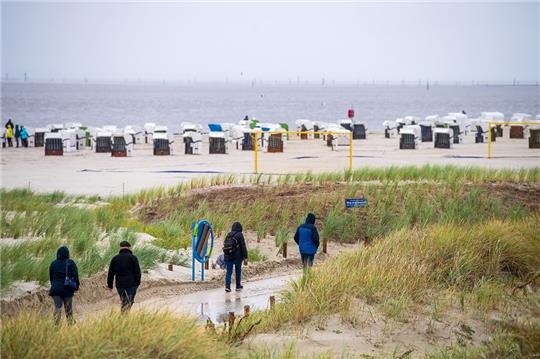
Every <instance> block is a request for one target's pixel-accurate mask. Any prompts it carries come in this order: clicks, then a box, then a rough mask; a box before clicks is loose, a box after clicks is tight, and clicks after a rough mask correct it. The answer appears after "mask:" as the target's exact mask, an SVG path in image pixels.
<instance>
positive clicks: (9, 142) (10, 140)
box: [7, 137, 13, 147]
mask: <svg viewBox="0 0 540 359" xmlns="http://www.w3.org/2000/svg"><path fill="white" fill-rule="evenodd" d="M7 143H8V147H13V139H12V138H9V137H8V139H7Z"/></svg>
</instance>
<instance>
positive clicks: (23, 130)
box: [20, 126, 28, 140]
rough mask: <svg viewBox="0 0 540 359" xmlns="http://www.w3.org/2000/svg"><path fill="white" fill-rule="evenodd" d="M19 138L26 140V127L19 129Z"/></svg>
mask: <svg viewBox="0 0 540 359" xmlns="http://www.w3.org/2000/svg"><path fill="white" fill-rule="evenodd" d="M20 136H21V139H23V140H26V139H27V138H28V131H27V130H26V127H24V126H23V127H21V132H20Z"/></svg>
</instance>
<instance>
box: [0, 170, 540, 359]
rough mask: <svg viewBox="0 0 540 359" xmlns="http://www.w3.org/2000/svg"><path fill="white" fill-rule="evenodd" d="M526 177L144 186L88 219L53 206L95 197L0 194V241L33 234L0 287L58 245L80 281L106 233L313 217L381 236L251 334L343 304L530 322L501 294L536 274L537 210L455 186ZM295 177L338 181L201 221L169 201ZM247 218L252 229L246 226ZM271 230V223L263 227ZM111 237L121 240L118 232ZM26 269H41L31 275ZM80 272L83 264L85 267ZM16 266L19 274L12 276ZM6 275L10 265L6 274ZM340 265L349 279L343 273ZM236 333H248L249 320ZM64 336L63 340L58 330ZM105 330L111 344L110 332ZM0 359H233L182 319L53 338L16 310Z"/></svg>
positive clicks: (40, 322)
mask: <svg viewBox="0 0 540 359" xmlns="http://www.w3.org/2000/svg"><path fill="white" fill-rule="evenodd" d="M539 173H540V172H539V170H532V171H521V172H512V171H484V170H477V169H474V170H470V171H468V170H464V169H459V168H454V167H445V168H437V167H431V166H424V167H422V168H413V167H410V168H409V167H405V168H402V169H396V168H390V169H385V170H366V171H357V172H355V173H353V174H348V173H343V174H325V175H321V176H313V175H310V174H305V175H294V176H283V177H279V178H264V177H256V178H253V179H246V178H240V179H239V178H236V177H233V176H230V177H219V178H213V179H211V180H210V181H211V183H207V182H205V181H204V180H201V181H193V182H192V183H190V184H188V185H183V186H178V187H176V188H172V189H168V190H164V189H156V190H151V191H144V192H141V193H139V194H137V195H133V196H129V197H127V198H123V199H122V198H111V199H109V202H110V204H109V205H108V206H106V207H102V208H98V209H77V208H73V207H67V208H58V207H56V204H57V203H61V202H70V201H77V202H90V203H91V202H94V201H96V200H97V198H72V197H68V196H65V195H63V194H61V193H54V194H50V195H37V194H34V193H31V192H27V191H1V192H0V194H1V196H2V198H1V199H2V236H3V237H6V236H13V237H17V236H24V235H41V236H43V237H44V238H45V240H42V241H40V242H29V243H25V244H23V245H21V246H17V247H15V248H13V249H6V248H3V249H2V285H3V286H4V285H5V284H6V283H9V281H11V280H14V279H18V278H25V279H35V278H34V277H32V276H33V275H37V276H38V277H39V276H40V274H39V272H40V271H42V270H43V268H41V266H43V267H44V268H46V266H48V264H49V262H50V259H51V257H52V256H53V255H54V251H55V250H56V247H57V246H58V245H59V243H61V242H68V243H69V244H70V247H72V249H73V252H74V256H75V258H76V259H77V260H78V261H79V263H81V264H80V266H81V267H82V268H83V273H86V274H89V273H91V272H92V271H95V270H99V267H100V266H104V265H105V263H106V261H107V256H108V253H106V254H105V255H100V254H99V253H97V252H96V249H95V243H96V241H97V240H98V239H99V237H100V236H101V235H102V234H103V233H104V232H108V233H111V232H114V231H115V230H116V229H117V228H119V227H127V228H131V229H132V230H143V231H144V230H146V231H147V232H152V231H157V233H159V234H161V236H159V237H160V241H161V244H162V245H163V246H164V247H168V246H171V245H177V243H176V242H174V241H175V240H177V239H176V238H177V237H178V236H179V235H180V233H182V231H183V230H184V227H183V226H184V223H186V224H190V220H191V218H192V217H196V216H202V215H205V216H211V215H212V214H214V213H215V216H216V217H217V216H225V219H224V220H222V222H223V223H220V221H219V218H215V220H217V222H216V223H217V224H218V226H219V225H222V226H223V229H222V230H224V228H225V225H226V224H228V221H229V220H230V219H232V218H233V217H235V216H237V217H238V218H241V219H242V220H244V221H247V223H248V225H249V226H252V227H253V228H257V227H258V226H260V225H261V224H262V223H263V222H265V219H266V218H265V217H264V213H266V212H268V211H275V213H280V215H281V218H280V219H281V220H284V219H285V218H286V219H287V221H286V222H281V223H290V225H294V224H296V223H297V222H298V221H301V219H302V217H303V215H304V214H305V212H306V211H307V210H314V211H315V212H316V213H317V214H318V215H319V216H320V217H321V218H323V223H322V225H321V226H320V228H321V232H323V236H326V238H329V239H342V238H345V240H354V239H355V238H358V236H359V235H362V236H366V237H369V238H371V239H375V238H376V237H378V236H380V238H379V239H377V240H373V242H372V244H371V245H369V246H367V247H366V248H363V249H359V250H358V251H354V252H351V253H348V254H345V255H342V256H340V257H339V258H337V259H336V260H335V261H329V262H327V263H325V264H324V265H322V266H321V267H319V268H317V269H316V270H314V271H313V272H312V273H310V274H309V277H307V276H306V277H304V278H303V279H302V280H300V281H299V282H297V283H296V284H295V285H294V286H293V287H292V288H291V289H290V290H289V291H288V292H287V294H286V295H285V297H284V302H283V304H278V305H277V307H276V308H275V310H273V311H271V312H270V311H266V312H260V313H255V314H254V315H253V316H252V318H251V319H252V320H256V319H259V318H260V319H263V322H262V323H261V325H260V326H259V327H258V330H263V329H264V330H266V329H271V328H278V327H280V326H281V325H283V324H284V323H286V322H291V321H292V322H302V321H304V320H305V319H306V318H308V317H309V316H311V315H319V314H330V313H332V312H333V311H335V308H337V307H340V308H344V310H345V309H347V307H348V305H349V304H350V302H351V301H350V300H349V299H350V298H353V297H358V298H362V299H365V300H368V301H370V302H372V303H375V304H377V305H380V307H381V308H383V310H385V312H386V313H387V314H388V315H389V316H395V317H399V316H400V315H406V313H407V310H409V309H410V308H411V307H413V306H414V305H416V304H418V303H421V304H423V305H427V306H429V305H432V304H433V305H434V303H440V302H441V301H444V302H446V303H447V305H448V306H456V305H457V306H458V307H462V308H463V310H466V309H469V308H473V309H474V310H477V311H479V312H480V313H484V312H486V311H487V310H488V309H499V310H503V311H504V310H511V309H513V308H516V307H519V308H520V310H523V311H530V313H532V314H531V318H535V317H536V318H538V315H539V314H540V310H539V309H538V308H539V302H540V299H539V298H538V294H536V292H535V293H533V294H531V295H529V296H527V297H523V296H516V297H512V296H510V295H508V293H509V291H510V290H511V288H512V287H513V286H514V285H515V284H516V283H517V282H520V281H522V280H523V279H524V278H527V277H528V276H529V275H531V274H532V273H533V272H534V271H535V270H536V271H537V270H538V268H540V263H539V261H540V259H539V258H540V248H539V246H540V244H539V243H540V238H539V237H538V229H537V223H538V222H539V217H538V211H537V209H536V208H530V207H527V206H525V205H524V204H526V203H527V202H528V201H530V199H525V200H523V198H521V199H519V198H516V196H514V193H512V192H506V190H505V189H502V190H501V191H500V193H502V194H501V195H499V194H497V193H495V192H487V191H488V190H486V187H482V186H480V187H478V186H472V187H470V186H469V187H467V186H465V183H469V182H472V183H475V184H482V183H488V182H489V183H491V182H531V183H537V182H539V181H540V180H539ZM365 180H382V182H383V183H382V185H381V184H376V185H375V184H365V183H357V182H356V181H365ZM387 180H388V181H387ZM402 180H414V181H424V180H426V181H438V182H439V183H438V184H424V185H419V184H414V183H411V184H405V185H398V184H397V183H396V182H395V181H402ZM306 181H307V182H309V183H311V184H312V186H314V187H316V186H317V184H328V185H330V184H334V185H335V184H336V182H341V181H344V182H345V183H341V184H339V185H336V186H337V187H332V190H331V191H327V192H324V191H321V192H320V194H321V195H320V196H312V199H311V200H309V201H307V203H306V202H305V201H304V200H303V199H302V198H304V197H305V196H302V194H301V193H299V194H297V195H296V196H293V197H292V198H287V199H286V200H285V201H283V200H282V202H287V203H290V207H288V208H285V209H283V208H277V207H272V206H274V205H273V204H272V203H273V202H272V201H258V202H257V201H254V202H253V204H246V203H245V202H241V203H240V204H236V205H235V204H234V203H233V204H230V203H229V206H213V207H211V208H212V211H210V209H209V208H210V207H209V206H208V202H203V203H202V204H200V206H199V207H197V208H195V210H194V211H193V212H194V213H195V214H193V213H187V212H185V210H184V205H185V204H184V203H182V201H179V199H184V198H185V197H183V195H184V194H185V192H186V191H187V190H189V189H192V188H200V187H205V186H206V185H208V184H213V185H220V184H235V183H238V182H244V183H261V182H265V183H267V182H268V183H280V184H282V185H284V186H279V187H272V188H265V189H264V190H263V191H269V192H263V195H264V194H265V193H266V194H272V193H274V194H275V192H272V191H280V190H283V189H285V191H291V190H292V191H294V190H295V188H300V189H302V190H303V189H305V187H302V185H301V184H302V183H304V182H306ZM297 184H300V187H299V186H296V185H297ZM317 188H318V187H317ZM426 189H427V190H426ZM317 190H318V189H317ZM358 191H362V192H363V193H364V194H365V195H366V196H367V197H368V198H369V199H370V208H369V211H367V212H369V213H368V214H366V215H360V216H359V215H358V213H357V215H353V214H350V213H349V212H345V211H344V210H343V209H342V205H343V204H342V198H343V196H349V195H355V194H357V193H358ZM531 195H532V196H535V195H536V194H535V193H532V194H531ZM265 198H266V199H268V198H271V196H270V197H269V196H266V197H265ZM522 200H523V201H522ZM296 202H299V203H300V204H299V205H297V204H295V203H296ZM336 203H337V204H336ZM156 204H159V205H157V206H156ZM328 204H330V205H328ZM134 206H137V207H140V208H142V210H141V211H140V213H141V215H144V213H145V211H146V210H147V209H148V208H156V209H157V210H158V214H159V213H160V212H159V211H169V210H171V209H172V213H170V214H169V215H165V216H162V217H158V218H156V219H154V220H152V221H148V222H147V221H145V219H144V217H137V218H133V217H132V216H131V214H130V212H129V210H130V209H131V208H132V207H134ZM171 206H176V207H174V208H173V207H171ZM261 208H262V209H261ZM321 208H324V210H321ZM8 211H18V212H24V213H25V215H24V217H23V216H22V215H20V213H19V214H16V217H17V218H16V219H15V222H13V219H12V220H11V221H9V220H8V218H7V217H8V216H7V214H8ZM257 211H259V212H257ZM284 212H285V213H286V214H287V215H285V214H283V213H284ZM300 214H301V215H302V216H300ZM183 215H187V216H188V217H187V218H188V219H185V218H184V219H183V218H182V216H183ZM227 216H230V217H227ZM251 217H255V218H257V219H256V220H253V221H250V218H251ZM297 217H298V218H297ZM208 218H210V217H208ZM290 218H293V219H292V220H290ZM343 218H345V220H344V219H343ZM212 219H214V218H212ZM25 221H26V222H25ZM289 221H290V222H289ZM177 222H179V223H180V225H177ZM279 223H280V222H279V221H276V222H275V224H272V225H278V224H279ZM272 225H270V226H268V227H267V228H265V230H261V235H262V234H263V232H264V233H272V231H276V229H275V228H272ZM175 226H176V227H175ZM325 228H326V229H325ZM287 230H288V229H287V228H285V229H282V231H281V232H280V231H279V229H278V230H277V231H276V233H275V234H276V235H278V236H281V237H287V235H286V232H287ZM366 230H367V231H371V232H367V231H366ZM160 231H161V232H160ZM154 233H156V232H154ZM336 233H338V235H335V234H336ZM123 235H124V236H129V235H130V234H129V232H127V234H123ZM119 236H120V237H121V236H122V235H120V234H119V235H117V236H116V237H115V236H113V240H112V241H113V242H114V243H111V244H110V248H111V251H113V249H114V248H115V247H116V241H118V240H119V239H120V237H119ZM178 243H181V241H179V242H178ZM148 257H149V260H148V264H147V265H151V263H152V260H156V258H157V257H158V255H155V257H154V255H152V256H150V255H149V256H148ZM35 263H41V266H40V265H38V264H35ZM83 263H88V267H85V265H83ZM29 266H30V268H31V271H27V270H24V269H25V268H27V267H29ZM14 267H15V268H20V269H18V270H14V269H13V268H14ZM343 268H355V269H357V270H355V271H346V270H344V269H343ZM45 272H46V271H45ZM32 273H37V274H32ZM6 278H7V279H6ZM336 278H338V280H336ZM330 279H331V280H330ZM293 309H294V310H293ZM245 324H246V325H248V324H249V321H248V322H246V323H245ZM126 328H128V329H126ZM69 330H72V332H70V334H67V333H68V331H69ZM111 332H113V333H115V334H114V335H111ZM539 337H540V329H539V327H538V324H537V323H536V322H530V323H527V322H525V323H523V322H512V321H506V322H503V323H502V324H501V325H500V327H499V333H498V334H497V335H496V336H495V337H494V339H493V341H492V342H491V343H488V344H486V345H485V346H482V347H480V348H449V349H445V350H443V351H441V352H440V353H435V354H433V356H434V357H441V358H446V357H452V358H454V357H456V358H461V357H480V356H484V357H500V356H511V357H519V356H523V357H527V356H531V355H533V354H538V353H539V352H540V349H539V348H538V343H540V340H537V339H538V338H539ZM66 344H67V345H66ZM58 350H60V352H58ZM185 353H187V354H185ZM2 354H3V356H6V357H8V358H9V357H13V358H15V357H17V358H23V357H43V358H47V357H73V356H76V355H77V356H79V357H87V358H94V357H127V356H129V357H141V358H142V357H148V356H152V357H158V356H160V357H201V358H204V357H222V356H224V355H229V356H233V357H234V351H231V348H230V347H229V346H228V344H226V341H224V340H223V339H220V338H216V337H215V336H212V335H210V336H209V335H207V334H206V333H205V334H204V335H203V334H202V330H201V328H200V327H198V326H196V325H194V324H193V322H192V321H190V320H188V319H186V318H176V317H172V316H170V315H167V314H144V313H140V314H137V315H130V316H128V317H120V316H118V315H115V314H113V315H112V316H110V317H100V318H96V319H94V320H89V321H84V322H83V323H79V324H77V325H76V326H75V327H74V328H69V329H68V328H66V327H61V328H60V330H56V329H55V328H54V329H53V328H52V325H51V321H50V318H48V317H47V318H44V317H39V316H35V315H31V314H24V315H23V316H21V317H18V318H15V319H10V320H7V321H4V322H3V323H2ZM186 355H187V356H186ZM252 357H254V358H255V357H257V358H258V357H261V358H265V357H272V358H276V357H278V356H276V355H274V353H264V352H262V353H252ZM282 357H284V358H288V357H295V354H294V352H293V351H289V352H288V353H283V355H282ZM322 357H324V356H322Z"/></svg>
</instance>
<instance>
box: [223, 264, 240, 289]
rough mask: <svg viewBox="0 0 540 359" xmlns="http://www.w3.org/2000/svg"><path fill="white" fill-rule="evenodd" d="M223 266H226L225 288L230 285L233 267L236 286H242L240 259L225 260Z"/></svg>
mask: <svg viewBox="0 0 540 359" xmlns="http://www.w3.org/2000/svg"><path fill="white" fill-rule="evenodd" d="M225 266H226V267H227V273H226V274H225V288H230V287H231V277H232V271H233V267H234V274H235V275H236V288H240V287H241V286H242V284H240V282H241V279H242V260H241V259H238V260H234V261H225Z"/></svg>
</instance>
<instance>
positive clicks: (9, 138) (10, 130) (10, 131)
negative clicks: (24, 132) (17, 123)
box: [6, 119, 14, 147]
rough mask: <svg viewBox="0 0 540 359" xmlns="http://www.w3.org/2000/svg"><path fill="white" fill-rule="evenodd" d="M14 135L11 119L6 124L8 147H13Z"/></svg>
mask: <svg viewBox="0 0 540 359" xmlns="http://www.w3.org/2000/svg"><path fill="white" fill-rule="evenodd" d="M13 135H14V133H13V122H11V119H9V120H8V122H7V123H6V138H7V142H8V147H13Z"/></svg>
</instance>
